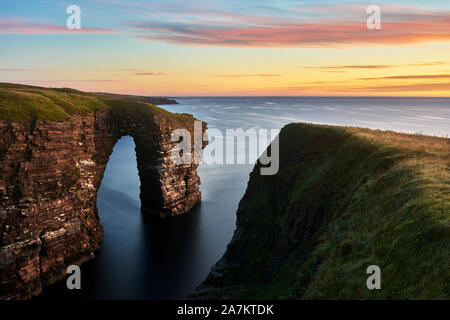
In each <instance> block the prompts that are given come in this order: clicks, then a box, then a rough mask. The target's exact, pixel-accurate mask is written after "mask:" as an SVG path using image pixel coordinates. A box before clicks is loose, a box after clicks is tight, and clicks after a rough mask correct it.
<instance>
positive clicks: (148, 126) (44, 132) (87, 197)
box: [0, 109, 205, 299]
mask: <svg viewBox="0 0 450 320" xmlns="http://www.w3.org/2000/svg"><path fill="white" fill-rule="evenodd" d="M193 127H194V119H193V118H192V117H188V116H186V117H176V118H172V117H169V116H165V115H164V114H153V115H151V114H148V113H142V114H141V113H139V112H124V111H123V110H110V109H105V110H101V111H97V112H93V113H89V114H86V115H83V116H80V115H74V116H72V117H71V118H70V119H69V120H64V121H49V120H34V121H26V120H23V121H5V120H0V299H21V298H30V297H32V296H34V295H37V294H39V293H40V292H41V290H42V287H43V286H45V285H47V284H50V283H53V282H55V281H57V280H58V279H61V278H63V277H64V276H65V275H66V268H67V266H69V265H71V264H79V263H82V262H83V261H86V260H88V259H91V258H93V257H94V251H95V250H96V249H97V248H98V245H99V243H100V242H101V240H102V227H101V225H100V223H99V219H98V215H97V208H96V199H97V190H98V189H99V187H100V183H101V180H102V177H103V172H104V170H105V167H106V164H107V162H108V158H109V156H110V154H111V153H112V150H113V147H114V145H115V143H116V141H117V140H118V139H119V138H120V137H121V136H124V135H130V136H132V137H133V138H134V140H135V143H136V154H137V163H138V169H139V176H140V180H141V195H140V197H141V200H142V201H141V202H142V211H143V212H145V213H150V214H156V215H159V216H163V217H164V216H169V215H177V214H181V213H183V212H186V211H188V210H190V209H191V208H192V207H193V206H195V205H196V204H197V203H199V202H200V200H201V194H200V191H199V184H200V180H199V177H198V176H197V171H196V169H197V165H196V164H194V163H191V164H185V165H175V164H173V163H172V161H171V157H170V156H171V150H172V148H173V146H174V144H176V143H175V142H172V141H171V139H170V138H171V133H172V131H173V130H174V129H178V128H185V129H188V130H190V131H191V132H192V134H193ZM203 129H205V126H204V127H203Z"/></svg>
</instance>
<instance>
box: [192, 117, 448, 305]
mask: <svg viewBox="0 0 450 320" xmlns="http://www.w3.org/2000/svg"><path fill="white" fill-rule="evenodd" d="M259 172H260V170H259V164H257V165H256V166H255V168H254V170H253V172H252V173H251V175H250V180H249V183H248V188H247V191H246V193H245V195H244V197H243V199H242V200H241V202H240V204H239V208H238V211H237V228H236V231H235V233H234V236H233V239H232V241H231V243H230V244H229V245H228V248H227V251H226V253H225V254H224V256H223V257H222V259H221V260H220V261H219V262H218V263H217V264H216V265H215V266H214V267H213V269H212V271H211V273H210V274H209V276H208V277H207V279H206V280H205V281H204V283H203V284H202V285H201V286H200V287H199V288H198V289H197V291H196V292H195V293H194V294H192V295H191V298H194V299H212V298H218V299H227V298H235V299H236V298H237V299H240V298H244V299H249V298H250V299H425V298H426V299H449V298H450V250H449V249H450V139H445V138H435V137H427V136H420V135H406V134H400V133H394V132H386V131H374V130H368V129H359V128H348V127H345V128H344V127H334V126H320V125H309V124H290V125H288V126H286V127H285V128H284V129H283V130H282V131H281V133H280V170H279V172H278V174H276V175H274V176H261V175H259ZM370 265H377V266H379V267H380V269H381V290H369V289H368V288H367V287H366V280H367V278H368V277H369V276H370V275H369V274H367V273H366V270H367V267H368V266H370Z"/></svg>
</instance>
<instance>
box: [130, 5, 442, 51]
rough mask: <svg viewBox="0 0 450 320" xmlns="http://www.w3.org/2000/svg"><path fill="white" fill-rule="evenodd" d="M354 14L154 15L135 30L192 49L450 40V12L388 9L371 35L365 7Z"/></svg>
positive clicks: (325, 10) (324, 9) (330, 10)
mask: <svg viewBox="0 0 450 320" xmlns="http://www.w3.org/2000/svg"><path fill="white" fill-rule="evenodd" d="M346 8H347V7H346ZM351 8H352V10H350V12H346V11H345V10H343V7H342V6H338V7H336V6H333V5H328V6H316V7H315V8H314V9H315V11H314V13H315V14H316V15H317V17H306V18H304V17H298V16H297V18H295V17H294V13H298V11H297V10H295V9H290V11H289V10H285V11H287V12H288V13H289V15H279V16H270V15H266V14H265V15H256V14H254V15H249V14H247V15H241V14H235V13H231V12H228V13H224V12H215V11H211V12H210V16H209V17H208V19H207V20H205V19H203V18H199V17H198V13H197V14H196V13H194V12H192V13H191V14H192V15H193V16H194V17H193V18H192V17H191V18H189V19H188V18H186V17H185V16H182V15H180V16H176V14H177V13H176V12H172V11H171V12H170V13H171V14H175V16H172V18H171V19H164V20H161V19H158V17H157V16H154V17H152V16H151V15H150V17H149V19H148V20H139V21H134V22H133V23H131V27H133V28H135V29H136V30H137V33H138V36H139V37H141V38H143V39H146V40H149V41H163V42H169V43H173V44H178V45H190V46H205V45H207V46H227V47H332V48H336V47H344V46H349V45H393V44H396V45H401V44H410V43H420V42H433V41H449V40H450V28H449V25H450V11H436V10H430V9H425V8H415V7H406V8H405V7H398V6H385V9H384V10H383V11H382V14H383V15H382V16H383V21H382V29H381V30H372V31H371V30H368V29H367V27H366V19H367V15H365V6H363V5H361V4H359V5H356V4H355V6H353V7H351ZM359 10H360V11H359ZM405 10H406V11H405ZM310 11H312V10H311V9H310ZM159 14H160V15H161V13H159ZM183 14H184V15H186V14H188V13H187V12H183Z"/></svg>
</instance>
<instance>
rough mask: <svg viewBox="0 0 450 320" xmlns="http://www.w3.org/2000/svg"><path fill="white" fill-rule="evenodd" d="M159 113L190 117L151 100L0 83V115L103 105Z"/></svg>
mask: <svg viewBox="0 0 450 320" xmlns="http://www.w3.org/2000/svg"><path fill="white" fill-rule="evenodd" d="M108 108H109V109H111V110H120V111H126V112H139V113H143V114H152V115H163V116H165V117H169V118H173V119H179V120H183V119H187V118H189V119H192V117H191V116H190V115H186V114H173V113H170V112H168V111H166V110H164V109H162V108H159V107H156V106H154V105H152V104H149V103H145V102H140V101H131V100H125V99H120V98H115V97H112V96H108V95H105V94H95V93H86V92H82V91H78V90H74V89H69V88H60V89H50V88H43V87H36V86H26V85H19V84H10V83H0V119H4V120H15V121H17V120H31V119H34V120H36V119H45V120H57V121H63V120H67V119H70V117H72V116H73V115H84V114H89V113H93V112H96V111H99V110H103V109H108Z"/></svg>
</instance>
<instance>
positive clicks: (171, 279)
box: [40, 97, 450, 299]
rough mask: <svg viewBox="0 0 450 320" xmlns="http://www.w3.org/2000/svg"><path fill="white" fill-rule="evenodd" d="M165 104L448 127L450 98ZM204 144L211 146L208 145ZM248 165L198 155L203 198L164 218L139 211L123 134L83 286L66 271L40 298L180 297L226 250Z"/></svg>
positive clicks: (254, 119) (208, 115) (131, 156)
mask: <svg viewBox="0 0 450 320" xmlns="http://www.w3.org/2000/svg"><path fill="white" fill-rule="evenodd" d="M177 100H178V101H179V102H180V104H179V105H167V106H161V107H163V108H165V109H167V110H169V111H171V112H176V113H190V114H193V115H194V116H195V117H196V118H197V119H199V120H203V121H206V122H207V123H208V127H209V128H210V129H218V130H220V131H221V132H223V134H224V135H225V130H226V129H238V128H242V129H244V130H247V129H250V128H255V129H258V128H264V129H281V128H282V127H283V126H284V125H286V124H288V123H291V122H300V121H302V122H312V123H326V124H337V125H346V126H360V127H367V128H375V129H383V130H394V131H400V132H407V133H421V134H427V135H436V136H447V137H449V136H450V99H449V98H307V97H305V98H291V97H289V98H288V97H286V98H280V97H258V98H242V97H236V98H228V97H227V98H220V97H214V98H212V97H211V98H177ZM299 138H301V137H299ZM207 148H208V147H207ZM252 167H253V166H252V165H251V164H247V165H236V164H229V165H226V164H223V165H217V164H212V165H207V164H201V165H200V167H199V170H198V172H199V175H200V178H201V181H202V185H201V191H202V194H203V202H202V203H201V204H200V205H199V206H197V207H196V208H195V209H194V210H193V211H192V212H190V213H188V214H185V215H182V216H179V217H174V218H169V219H165V220H161V219H157V218H152V217H147V216H145V215H143V214H141V212H140V201H139V178H138V172H137V165H136V154H135V151H134V141H133V139H132V138H131V137H123V138H122V139H120V140H119V141H118V143H117V144H116V146H115V148H114V151H113V154H112V156H111V158H110V161H109V162H108V165H107V168H106V172H105V176H104V179H103V181H102V185H101V188H100V190H99V194H98V201H97V206H98V210H99V216H100V222H101V224H102V225H103V227H104V242H103V243H102V245H101V248H100V250H99V251H98V252H97V258H96V259H95V260H93V261H90V262H88V263H86V264H85V265H83V266H82V289H81V290H78V291H77V290H73V291H69V290H67V289H66V286H65V282H64V281H62V282H60V283H58V284H56V285H53V286H51V287H49V288H47V289H45V290H44V294H43V295H42V297H40V299H55V298H57V299H65V298H67V299H73V298H77V299H89V298H93V299H182V298H184V297H185V296H186V295H187V294H189V293H191V292H192V291H194V290H195V288H196V286H197V285H199V284H200V283H201V282H202V280H204V278H205V277H206V275H207V274H208V272H209V270H210V268H211V267H212V266H213V265H214V263H215V262H216V261H217V260H218V259H219V258H220V257H221V256H222V255H223V253H224V252H225V249H226V246H227V243H228V242H229V241H230V239H231V237H232V235H233V231H234V229H235V222H236V209H237V207H238V203H239V200H240V199H241V197H242V196H243V194H244V192H245V189H246V185H247V182H248V175H249V173H250V171H251V170H252Z"/></svg>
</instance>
